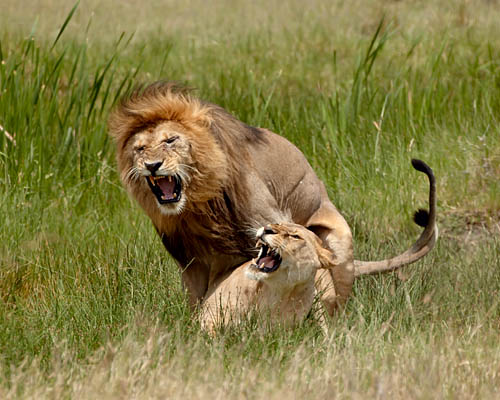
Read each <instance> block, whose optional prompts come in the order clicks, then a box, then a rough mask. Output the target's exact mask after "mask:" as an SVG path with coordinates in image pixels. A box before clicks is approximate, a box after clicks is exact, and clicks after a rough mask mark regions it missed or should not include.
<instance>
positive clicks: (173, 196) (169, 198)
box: [146, 175, 182, 204]
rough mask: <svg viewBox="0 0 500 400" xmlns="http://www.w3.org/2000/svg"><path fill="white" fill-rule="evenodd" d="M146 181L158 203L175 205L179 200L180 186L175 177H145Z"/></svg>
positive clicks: (178, 179) (178, 180) (177, 178)
mask: <svg viewBox="0 0 500 400" xmlns="http://www.w3.org/2000/svg"><path fill="white" fill-rule="evenodd" d="M146 180H147V181H148V185H149V187H150V188H151V191H152V192H153V194H154V195H155V196H156V199H157V200H158V203H160V204H167V203H176V202H178V201H179V200H180V199H181V195H182V184H181V180H180V178H179V177H178V176H177V175H168V176H151V175H149V176H147V177H146Z"/></svg>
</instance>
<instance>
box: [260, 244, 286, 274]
mask: <svg viewBox="0 0 500 400" xmlns="http://www.w3.org/2000/svg"><path fill="white" fill-rule="evenodd" d="M259 244H260V245H261V248H260V252H259V255H258V257H257V261H256V263H255V264H254V266H255V268H257V269H258V270H259V271H261V272H265V273H270V272H274V271H276V270H277V269H278V268H279V266H280V264H281V256H280V255H279V254H278V253H277V251H276V250H274V249H272V248H270V247H269V246H268V245H267V244H265V243H264V242H262V241H260V243H259Z"/></svg>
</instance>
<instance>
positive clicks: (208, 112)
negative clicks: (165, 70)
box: [109, 82, 265, 262]
mask: <svg viewBox="0 0 500 400" xmlns="http://www.w3.org/2000/svg"><path fill="white" fill-rule="evenodd" d="M165 121H174V122H176V123H179V124H180V125H182V126H183V127H184V128H185V130H186V131H187V133H188V134H189V140H190V142H191V143H192V148H193V153H194V154H193V157H194V159H195V162H196V166H197V168H196V169H195V170H194V172H192V176H191V179H192V180H191V182H190V184H189V190H190V196H189V198H190V199H189V200H188V203H187V204H186V209H185V211H183V212H182V213H181V214H179V215H175V216H168V215H162V214H161V213H160V212H159V211H158V209H157V207H156V205H155V204H154V203H153V202H152V201H151V196H150V195H149V194H148V193H147V192H144V190H143V187H142V186H138V185H136V184H134V181H130V180H127V179H126V175H127V170H128V168H129V167H130V164H131V157H130V154H129V153H128V152H127V142H128V141H129V140H130V138H131V137H133V135H134V134H136V133H138V132H141V131H144V130H147V129H150V128H154V127H155V126H156V125H158V124H160V123H162V122H165ZM109 131H110V134H111V136H112V137H113V138H114V139H115V141H116V144H117V161H118V169H119V172H120V176H121V178H122V181H123V183H124V185H125V186H126V187H127V189H128V190H129V192H130V193H131V194H132V195H133V197H135V198H136V199H137V200H138V202H139V203H140V204H141V206H142V207H143V208H144V210H145V211H146V213H147V214H148V215H149V216H150V218H151V219H152V221H153V224H154V225H155V227H156V229H157V231H158V233H159V234H160V236H162V240H163V242H164V244H165V246H166V247H167V248H168V249H169V251H171V253H172V254H173V255H174V257H176V258H177V259H178V261H181V262H188V261H189V260H182V254H175V248H176V243H183V244H184V246H185V245H186V243H188V244H189V246H190V247H192V249H191V250H194V252H195V253H197V252H198V251H199V252H205V251H206V250H207V249H210V248H215V249H217V250H221V251H224V252H226V254H234V253H238V254H241V252H242V250H243V251H244V250H245V249H246V248H247V245H246V244H247V243H248V242H249V240H248V235H249V234H250V233H249V232H247V231H246V229H245V228H244V227H249V226H250V225H251V224H250V221H248V220H247V218H248V204H247V203H248V199H249V198H250V196H249V195H248V189H247V186H246V185H245V174H246V173H248V170H249V168H251V165H249V158H248V151H247V150H246V149H247V148H248V146H250V145H257V146H258V145H259V144H261V143H263V142H265V139H264V137H263V135H262V133H261V131H260V130H259V129H256V128H253V127H250V126H248V125H246V124H244V123H243V122H241V121H239V120H237V119H236V118H234V117H233V116H231V115H230V114H229V113H227V112H226V111H225V110H224V109H222V108H221V107H219V106H216V105H214V104H211V103H207V102H203V101H201V100H199V99H197V98H195V97H193V96H191V94H190V91H189V90H187V89H186V88H183V87H181V86H180V85H177V84H174V83H171V82H156V83H153V84H151V85H149V86H146V87H139V88H137V89H136V90H134V91H133V92H132V93H131V94H130V95H128V96H126V97H125V98H124V99H123V100H122V102H121V103H120V104H119V105H118V107H116V108H115V110H114V111H113V112H112V114H111V115H110V119H109ZM197 238H198V240H197ZM228 238H231V239H230V240H228ZM207 239H213V240H211V241H210V243H207V242H206V240H207ZM235 239H236V240H237V241H238V242H240V243H241V246H239V247H240V248H239V249H238V246H236V247H235V246H234V240H235ZM202 242H203V243H202ZM196 248H198V249H197V250H198V251H196ZM249 250H250V249H249ZM248 254H249V255H250V253H248Z"/></svg>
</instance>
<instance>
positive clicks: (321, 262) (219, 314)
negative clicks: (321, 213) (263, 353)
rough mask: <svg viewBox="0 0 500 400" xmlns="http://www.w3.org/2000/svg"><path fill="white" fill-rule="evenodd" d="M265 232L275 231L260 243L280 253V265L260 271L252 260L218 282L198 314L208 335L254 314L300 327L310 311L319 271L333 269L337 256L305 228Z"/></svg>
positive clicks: (292, 226)
mask: <svg viewBox="0 0 500 400" xmlns="http://www.w3.org/2000/svg"><path fill="white" fill-rule="evenodd" d="M266 229H267V230H270V231H272V233H271V234H267V235H265V234H261V235H259V236H258V239H259V241H262V242H263V243H265V244H266V245H267V246H269V247H270V248H271V249H275V250H276V251H277V252H278V253H279V254H280V256H281V258H282V261H281V265H280V267H279V268H278V269H277V270H276V271H273V272H270V273H266V272H261V271H260V270H259V269H258V268H257V267H256V264H255V263H256V262H257V260H256V259H254V260H251V261H248V262H246V263H244V264H243V265H241V266H239V267H238V268H236V269H235V270H234V271H232V272H230V273H229V274H227V276H223V277H221V279H220V282H216V283H214V285H213V286H212V287H210V288H209V289H208V292H207V296H206V299H205V300H204V302H203V304H202V305H201V310H200V322H201V326H202V328H203V329H205V330H207V331H208V332H210V333H212V334H213V333H215V332H216V329H217V328H218V327H222V326H227V325H231V324H237V323H239V322H240V321H241V320H244V319H246V318H248V317H249V315H251V314H252V313H254V312H255V313H257V314H258V315H259V316H261V317H264V318H268V319H269V322H271V323H277V324H281V325H282V326H291V325H293V324H295V323H299V322H301V321H302V320H303V319H304V318H305V317H306V315H307V314H308V313H309V312H310V310H311V308H312V305H313V300H314V296H315V292H316V291H315V287H314V278H315V275H316V272H317V270H318V269H320V268H328V267H330V266H331V265H332V263H333V259H334V256H333V254H332V253H331V252H330V251H328V250H326V249H325V248H323V247H322V243H321V240H320V239H319V238H318V237H317V236H316V235H315V234H314V233H312V232H311V231H309V230H308V229H306V228H304V227H303V226H301V225H296V224H290V223H286V224H271V225H269V226H268V227H266Z"/></svg>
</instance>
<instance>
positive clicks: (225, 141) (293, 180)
mask: <svg viewBox="0 0 500 400" xmlns="http://www.w3.org/2000/svg"><path fill="white" fill-rule="evenodd" d="M109 127H110V133H111V135H112V136H113V137H114V138H115V141H116V145H117V159H118V169H119V171H120V176H121V179H122V181H123V184H124V185H125V187H126V188H127V190H128V191H129V192H130V193H131V195H132V196H133V197H134V198H135V199H136V200H137V201H138V202H139V204H140V205H141V207H142V208H143V209H144V211H145V212H146V214H147V215H148V216H149V217H150V218H151V220H152V221H153V224H154V226H155V228H156V230H157V232H158V234H159V235H160V237H161V239H162V241H163V244H164V246H165V247H166V249H167V250H168V251H169V252H170V254H172V256H173V257H174V258H175V260H176V261H177V264H178V265H179V267H180V268H181V271H182V282H183V284H184V286H185V288H186V289H187V292H188V294H189V299H190V303H191V304H192V305H193V306H194V305H196V304H198V303H199V301H201V300H202V299H203V297H204V296H205V294H206V291H207V288H208V287H209V285H212V283H213V282H214V281H215V280H216V279H218V278H220V276H222V275H223V274H225V273H226V272H228V271H230V270H232V269H234V268H235V267H236V266H238V265H240V264H242V263H243V262H245V261H247V260H249V259H251V258H252V257H253V256H254V247H253V243H252V242H253V232H255V230H256V229H257V228H258V227H260V226H265V225H267V224H269V223H279V222H294V223H296V224H300V225H303V226H305V227H307V228H308V229H310V230H311V231H313V232H314V233H316V234H317V235H318V236H319V237H320V238H321V240H322V242H323V246H324V247H325V248H328V249H330V250H332V252H333V254H334V255H335V257H334V259H333V260H332V265H331V266H330V268H329V269H328V270H322V271H321V272H318V274H317V276H316V285H317V287H318V289H319V290H320V292H321V293H322V301H323V304H324V305H325V307H326V309H327V311H328V312H329V313H330V314H332V313H333V311H334V309H335V308H336V306H337V304H343V303H344V302H345V301H346V299H347V297H348V296H349V294H350V292H351V288H352V283H353V281H354V276H355V266H356V268H365V269H366V268H368V269H370V270H371V271H373V272H376V271H385V270H390V269H394V268H397V267H398V266H400V265H403V264H409V263H411V262H414V261H416V260H418V259H419V258H421V257H422V256H424V255H425V254H426V253H427V252H429V250H430V249H431V248H432V247H433V245H434V242H435V240H436V238H437V234H436V230H435V212H434V209H435V197H433V196H434V192H433V190H434V189H432V188H433V186H432V185H431V202H430V203H431V204H430V216H429V221H428V224H427V227H426V229H425V230H424V232H423V233H422V235H421V236H420V238H419V240H418V241H417V243H416V244H415V245H414V246H413V247H412V248H411V249H410V250H408V251H407V252H405V253H403V254H402V255H401V256H399V257H396V258H394V259H390V260H384V261H380V262H376V263H375V264H373V265H371V264H367V263H365V262H360V261H354V259H353V248H352V235H351V230H350V229H349V226H348V225H347V223H346V221H345V220H344V218H343V217H342V215H341V214H340V213H339V212H338V211H337V209H336V208H335V207H334V205H333V204H332V203H331V202H330V200H329V199H328V196H327V192H326V189H325V186H324V184H323V183H322V182H321V181H320V180H319V179H318V177H317V176H316V174H315V173H314V171H313V169H312V168H311V166H310V165H309V163H308V162H307V160H306V158H305V157H304V155H303V154H302V153H301V152H300V151H299V150H298V149H297V148H296V147H295V146H294V145H293V144H292V143H290V142H289V141H288V140H286V139H285V138H283V137H282V136H279V135H277V134H275V133H272V132H270V131H268V130H266V129H260V128H254V127H251V126H248V125H246V124H245V123H243V122H241V121H239V120H238V119H236V118H235V117H233V116H232V115H230V114H229V113H227V112H226V111H225V110H224V109H222V108H221V107H219V106H216V105H214V104H210V103H207V102H204V101H201V100H199V99H197V98H195V97H193V96H191V95H190V94H189V93H188V92H187V91H186V90H184V89H182V88H180V87H178V86H175V85H174V84H171V83H164V82H157V83H153V84H151V85H150V86H147V87H146V88H143V89H138V90H136V91H135V92H133V93H132V94H131V95H130V96H129V97H128V98H126V99H124V100H123V101H122V103H121V105H119V106H118V107H117V108H116V109H115V110H114V112H113V113H112V114H111V116H110V121H109ZM417 164H418V165H416V164H414V166H416V167H417V169H419V170H422V171H424V172H425V173H426V174H428V175H429V177H431V175H430V174H429V171H430V169H429V171H428V170H427V169H428V167H427V166H426V165H425V164H423V163H421V162H420V163H417ZM426 168H427V169H426ZM433 199H434V200H433Z"/></svg>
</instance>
